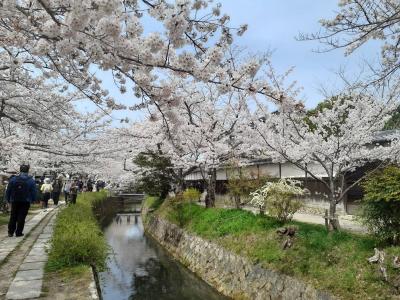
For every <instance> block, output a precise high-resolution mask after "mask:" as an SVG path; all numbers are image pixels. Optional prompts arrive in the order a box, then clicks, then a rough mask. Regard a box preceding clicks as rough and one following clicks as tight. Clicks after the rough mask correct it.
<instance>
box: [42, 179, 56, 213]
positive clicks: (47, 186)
mask: <svg viewBox="0 0 400 300" xmlns="http://www.w3.org/2000/svg"><path fill="white" fill-rule="evenodd" d="M40 190H41V191H42V193H43V201H42V208H43V209H47V206H48V205H49V200H50V198H51V192H52V191H53V185H52V184H51V183H50V178H46V179H45V180H44V183H43V184H42V186H41V188H40Z"/></svg>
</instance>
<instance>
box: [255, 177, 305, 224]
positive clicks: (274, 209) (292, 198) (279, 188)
mask: <svg viewBox="0 0 400 300" xmlns="http://www.w3.org/2000/svg"><path fill="white" fill-rule="evenodd" d="M305 193H307V190H306V189H303V188H301V187H300V182H299V181H297V180H291V179H280V180H279V181H277V182H267V183H266V184H265V185H264V186H263V187H261V188H260V189H258V190H256V191H255V192H253V193H251V194H250V196H251V197H252V199H251V201H250V203H251V204H253V205H255V206H258V207H260V208H261V209H262V210H267V211H268V213H269V214H270V215H271V216H273V217H275V218H277V219H278V220H279V221H280V222H287V221H290V220H291V219H292V218H293V215H294V213H295V212H297V211H298V210H299V209H300V208H301V206H302V202H301V201H300V200H299V199H298V197H299V196H302V195H304V194H305Z"/></svg>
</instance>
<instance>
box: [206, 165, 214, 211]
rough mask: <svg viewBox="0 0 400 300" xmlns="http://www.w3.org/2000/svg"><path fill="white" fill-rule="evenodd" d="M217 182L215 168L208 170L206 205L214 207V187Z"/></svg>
mask: <svg viewBox="0 0 400 300" xmlns="http://www.w3.org/2000/svg"><path fill="white" fill-rule="evenodd" d="M216 184H217V170H216V169H215V168H212V169H210V170H209V172H208V185H207V196H206V207H215V187H216Z"/></svg>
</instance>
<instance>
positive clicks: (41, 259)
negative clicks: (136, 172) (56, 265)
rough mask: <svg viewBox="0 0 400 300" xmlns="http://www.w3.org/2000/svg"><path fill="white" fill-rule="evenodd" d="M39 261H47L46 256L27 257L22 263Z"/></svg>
mask: <svg viewBox="0 0 400 300" xmlns="http://www.w3.org/2000/svg"><path fill="white" fill-rule="evenodd" d="M39 261H47V255H28V256H27V257H26V258H25V260H24V263H27V262H39Z"/></svg>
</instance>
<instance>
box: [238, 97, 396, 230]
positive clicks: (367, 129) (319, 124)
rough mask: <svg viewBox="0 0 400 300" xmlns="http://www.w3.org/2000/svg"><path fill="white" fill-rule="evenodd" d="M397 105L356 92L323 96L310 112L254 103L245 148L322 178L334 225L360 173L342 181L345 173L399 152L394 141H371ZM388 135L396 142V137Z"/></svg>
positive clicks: (392, 101)
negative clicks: (338, 209) (272, 108)
mask: <svg viewBox="0 0 400 300" xmlns="http://www.w3.org/2000/svg"><path fill="white" fill-rule="evenodd" d="M396 107H397V104H396V101H395V100H391V101H383V100H380V99H378V98H376V97H373V96H371V95H368V94H363V93H361V92H355V91H352V92H349V93H343V94H339V95H337V96H336V97H333V98H331V99H328V100H326V102H325V104H324V105H323V106H320V109H317V110H315V111H314V112H313V113H312V114H311V113H310V112H307V111H306V110H305V109H302V108H300V107H297V108H295V107H292V108H290V107H284V106H280V107H278V110H277V111H276V112H273V113H271V112H270V111H268V109H267V108H266V107H265V106H263V105H262V104H261V103H258V106H257V110H256V111H255V112H254V113H253V114H252V115H251V119H249V121H248V122H249V123H250V124H251V125H250V126H249V127H250V128H251V130H249V131H248V141H247V143H245V145H246V146H245V147H246V149H250V150H251V151H253V152H255V153H257V154H258V155H263V156H265V157H270V158H271V157H272V158H273V159H274V160H275V161H280V162H290V163H292V164H293V165H295V166H296V167H298V168H300V169H301V170H303V171H304V172H306V174H307V175H308V176H310V177H312V178H314V179H315V180H318V181H319V182H322V183H323V184H324V186H325V187H326V189H327V190H328V191H329V195H328V198H329V202H330V208H329V223H330V227H331V228H332V229H338V226H339V224H338V222H337V218H336V216H335V213H336V205H337V204H338V203H339V202H340V201H342V200H343V198H344V197H345V195H346V193H347V192H348V191H349V189H351V188H352V187H353V186H354V185H356V184H357V183H359V182H360V181H361V180H362V178H363V177H361V178H360V179H358V180H357V181H356V182H354V183H353V184H351V185H350V186H346V185H345V176H346V174H348V173H349V172H352V171H354V170H355V169H356V168H358V167H361V166H364V165H365V164H367V163H369V162H377V161H380V162H382V163H385V162H387V161H388V160H394V159H397V157H398V149H399V148H398V146H397V143H395V142H393V145H392V144H390V143H389V145H377V144H375V142H374V140H375V138H376V133H377V132H378V131H379V130H381V129H382V128H383V126H384V124H385V122H386V121H387V120H388V119H389V118H390V115H391V113H392V112H393V111H394V110H395V109H396ZM387 138H388V139H389V141H390V140H393V141H395V140H397V139H398V138H399V136H398V135H395V134H394V135H393V136H388V137H387ZM321 169H322V170H323V173H324V175H321Z"/></svg>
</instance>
